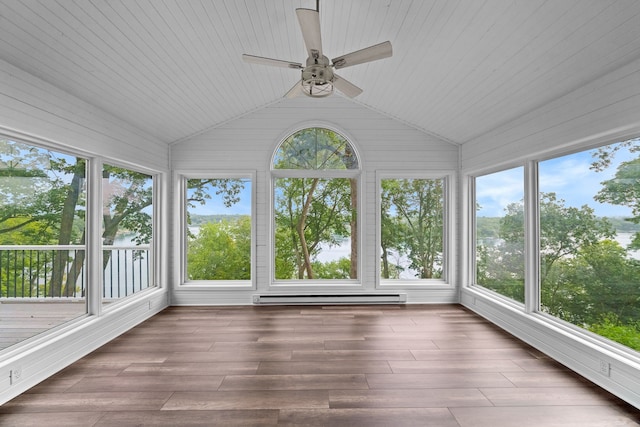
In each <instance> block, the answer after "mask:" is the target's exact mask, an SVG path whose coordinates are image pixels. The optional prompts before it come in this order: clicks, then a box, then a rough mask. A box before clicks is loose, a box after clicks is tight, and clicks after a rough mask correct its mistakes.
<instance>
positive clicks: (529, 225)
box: [468, 162, 538, 312]
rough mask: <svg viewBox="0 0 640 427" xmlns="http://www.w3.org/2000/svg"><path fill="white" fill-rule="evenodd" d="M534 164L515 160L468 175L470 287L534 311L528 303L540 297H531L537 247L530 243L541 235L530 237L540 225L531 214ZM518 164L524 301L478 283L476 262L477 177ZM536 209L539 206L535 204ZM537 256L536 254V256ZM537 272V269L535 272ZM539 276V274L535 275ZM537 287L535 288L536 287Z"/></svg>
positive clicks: (508, 168) (515, 167) (511, 167)
mask: <svg viewBox="0 0 640 427" xmlns="http://www.w3.org/2000/svg"><path fill="white" fill-rule="evenodd" d="M533 166H534V162H525V163H523V162H520V163H514V164H509V165H505V166H503V167H500V168H492V169H489V170H484V171H482V172H477V173H474V174H469V178H470V182H469V187H470V191H469V233H470V239H469V243H470V244H469V245H468V246H469V247H468V251H469V255H468V256H469V272H468V276H469V281H468V283H469V285H468V286H470V287H473V288H474V289H476V290H479V291H480V292H483V293H486V294H487V295H491V296H493V297H495V298H498V299H500V300H503V301H504V302H506V303H508V304H510V305H513V306H515V307H519V308H523V307H525V308H526V309H527V311H530V312H531V311H535V308H534V307H529V306H528V304H530V303H531V302H532V301H533V300H537V299H538V298H535V299H532V298H531V296H532V295H530V291H531V289H530V288H531V287H530V286H527V283H528V281H530V280H531V277H532V276H531V274H532V273H533V271H532V270H533V269H532V268H531V267H530V266H531V264H529V262H530V261H531V260H530V259H529V257H531V256H536V253H535V251H534V250H533V251H532V248H531V246H530V245H531V244H532V242H537V241H538V239H537V237H536V238H535V239H532V238H530V236H529V234H528V233H529V230H537V226H535V227H534V223H535V221H536V218H537V217H535V216H532V215H531V212H530V209H531V207H533V206H537V205H536V204H535V203H534V204H532V203H531V197H532V196H533V197H535V195H536V194H537V193H536V192H535V191H533V190H532V188H531V186H530V185H529V183H530V176H531V167H533ZM517 168H522V194H523V210H524V231H523V233H524V236H523V238H524V259H523V279H524V283H523V287H524V289H523V291H524V303H521V302H520V301H517V300H515V299H513V298H510V297H508V296H506V295H503V294H501V293H499V292H497V291H494V290H493V289H490V288H487V287H485V286H483V285H482V284H480V283H478V275H477V274H478V264H477V235H476V230H477V219H476V215H477V211H476V203H477V197H476V195H477V193H476V190H477V187H476V179H477V178H479V177H483V176H488V175H492V174H496V173H500V172H505V171H508V170H513V169H517ZM536 209H537V208H536ZM536 258H537V256H536ZM536 274H537V273H536ZM536 277H537V276H536ZM534 291H535V290H534Z"/></svg>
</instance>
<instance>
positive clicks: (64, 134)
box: [0, 60, 169, 404]
mask: <svg viewBox="0 0 640 427" xmlns="http://www.w3.org/2000/svg"><path fill="white" fill-rule="evenodd" d="M1 134H4V135H7V136H10V137H14V138H17V137H21V138H23V139H27V140H33V141H35V142H40V143H43V144H45V145H49V146H52V147H55V148H59V149H68V150H71V151H72V152H73V153H82V155H86V156H88V157H100V158H102V159H103V160H105V161H111V162H114V161H116V162H125V163H127V164H130V165H138V166H141V167H144V168H145V169H147V170H153V171H158V172H161V173H163V175H162V176H164V177H166V176H168V173H167V172H168V166H169V150H168V148H167V146H166V144H164V143H161V142H160V141H158V140H157V139H155V138H153V137H150V136H148V135H145V134H144V133H143V132H141V131H139V130H138V129H136V128H135V127H134V126H132V125H131V124H128V123H125V122H123V121H122V120H118V119H116V118H115V117H113V116H111V115H109V114H107V113H105V112H104V111H101V110H100V109H98V108H96V107H93V106H91V105H89V104H87V103H86V102H84V101H81V100H79V99H77V98H75V97H73V96H71V95H69V94H68V93H65V92H63V91H61V90H59V89H58V88H56V87H54V86H51V85H50V84H48V83H46V82H44V81H42V80H40V79H38V78H36V77H34V76H32V75H29V74H27V73H25V72H23V71H21V70H19V69H17V68H16V67H13V66H11V65H9V64H8V63H6V62H4V61H1V60H0V135H1ZM166 184H167V183H166V182H164V183H162V184H161V185H162V186H166ZM163 222H164V221H163ZM162 227H163V229H166V225H164V224H163V225H162ZM160 240H161V241H162V240H163V239H160ZM163 245H165V247H162V248H161V252H162V253H164V252H166V243H164V242H163ZM160 280H161V281H162V282H161V284H162V287H159V288H158V289H154V290H151V291H148V292H144V293H142V294H139V295H136V296H134V297H132V298H129V299H128V300H126V301H123V302H122V303H121V304H118V305H117V306H115V305H114V307H112V308H111V309H110V310H105V312H104V313H103V314H101V315H99V316H88V317H85V318H81V319H77V320H76V321H73V322H70V323H68V324H65V325H62V326H60V327H59V328H57V329H56V330H55V331H52V332H50V333H48V334H46V335H40V336H38V337H34V338H33V339H32V340H29V341H28V342H25V343H23V345H21V344H18V345H16V346H14V347H11V348H10V349H7V351H4V352H3V354H2V356H0V404H2V403H4V402H6V401H8V400H9V399H11V398H13V397H15V396H17V395H18V394H20V393H22V392H24V391H25V390H27V389H29V388H30V387H32V386H34V385H36V384H37V383H39V382H40V381H42V380H44V379H45V378H47V377H49V376H51V375H53V374H54V373H55V372H57V371H58V370H60V369H62V368H64V367H65V366H67V365H68V364H70V363H72V362H74V361H75V360H77V359H78V358H80V357H82V356H84V355H86V354H87V353H89V352H91V351H93V350H95V349H96V348H98V347H99V346H101V345H103V344H105V343H106V342H108V341H109V340H111V339H113V338H115V337H117V336H118V335H119V334H121V333H123V332H125V331H127V330H129V329H130V328H132V327H133V326H135V325H136V324H138V323H140V322H142V321H144V320H145V319H147V318H149V317H151V316H153V315H154V314H156V313H158V312H159V311H161V310H162V309H164V308H165V307H166V306H167V291H166V289H167V288H166V274H163V276H162V277H161V278H160ZM16 366H19V367H22V377H21V379H20V381H19V382H17V383H16V384H13V385H12V384H10V382H9V370H10V369H11V368H12V367H16Z"/></svg>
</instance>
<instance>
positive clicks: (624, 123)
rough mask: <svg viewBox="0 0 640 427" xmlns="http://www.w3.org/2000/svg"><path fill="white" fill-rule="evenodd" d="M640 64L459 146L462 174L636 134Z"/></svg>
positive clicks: (638, 127)
mask: <svg viewBox="0 0 640 427" xmlns="http://www.w3.org/2000/svg"><path fill="white" fill-rule="evenodd" d="M639 109H640V60H636V61H633V62H631V63H629V64H627V65H626V66H624V67H622V68H620V69H618V70H616V71H614V72H612V73H609V74H607V75H605V76H603V77H601V78H599V79H597V80H595V81H593V82H591V83H589V84H587V85H585V86H582V87H581V88H579V89H577V90H575V91H573V92H571V93H569V94H567V95H565V96H563V97H561V98H559V99H557V100H555V101H554V102H551V103H549V104H547V105H545V106H544V107H541V108H538V109H536V110H534V111H532V112H531V113H528V114H525V115H524V116H522V117H520V118H518V119H517V120H514V121H512V122H510V123H508V124H506V125H504V126H501V127H499V128H497V129H495V130H493V131H491V132H489V133H487V134H485V135H483V136H481V137H479V138H476V139H474V140H472V141H469V142H468V143H466V144H464V145H463V146H462V150H461V167H462V170H463V171H469V170H479V169H484V168H487V167H495V166H497V165H499V164H505V163H506V164H513V162H514V160H526V159H530V158H536V157H539V156H540V155H549V154H555V153H560V152H562V151H566V150H571V149H576V148H578V147H580V146H585V147H586V146H592V145H595V144H601V143H605V142H614V141H616V140H620V139H623V138H629V137H632V136H638V135H640V115H639V114H638V111H639Z"/></svg>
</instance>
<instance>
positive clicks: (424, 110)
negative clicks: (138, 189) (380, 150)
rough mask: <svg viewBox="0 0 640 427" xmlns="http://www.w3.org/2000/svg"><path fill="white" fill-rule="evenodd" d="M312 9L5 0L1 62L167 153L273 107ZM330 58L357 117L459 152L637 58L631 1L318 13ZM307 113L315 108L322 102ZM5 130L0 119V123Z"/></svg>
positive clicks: (450, 3) (355, 7)
mask: <svg viewBox="0 0 640 427" xmlns="http://www.w3.org/2000/svg"><path fill="white" fill-rule="evenodd" d="M298 7H305V8H310V9H315V7H316V1H315V0H268V1H265V0H0V59H2V60H4V61H6V62H9V63H10V64H12V65H14V66H17V67H19V68H21V69H23V70H24V71H26V72H28V73H31V74H33V75H35V76H38V77H39V78H41V79H43V80H45V81H47V82H49V83H51V84H53V85H55V86H57V87H59V88H61V89H63V90H65V91H67V92H70V93H71V94H73V95H75V96H77V97H79V98H81V99H83V100H85V101H87V102H89V103H91V104H94V105H96V106H98V107H101V108H102V109H104V110H106V111H108V112H110V113H112V114H114V115H115V116H118V117H120V118H122V119H124V120H127V121H129V122H131V123H133V124H134V125H136V126H137V127H139V128H140V129H142V130H143V131H146V132H148V133H149V134H151V135H154V136H156V137H157V138H159V139H160V140H162V141H165V142H167V143H171V142H174V141H178V140H182V139H184V138H187V137H189V136H190V135H194V134H197V133H200V132H202V131H204V130H207V129H210V128H213V127H215V126H217V125H219V124H221V123H225V122H227V121H229V120H232V119H234V118H236V117H240V116H242V115H244V114H246V113H248V112H251V111H255V110H256V109H259V108H261V107H264V106H266V105H269V104H271V103H274V102H290V101H288V100H286V99H283V98H282V96H283V94H284V93H285V92H286V91H287V90H288V89H289V88H290V87H291V86H292V85H293V84H294V83H295V81H296V80H298V79H299V78H300V75H299V71H297V70H289V69H280V68H270V67H265V66H261V65H254V64H246V63H244V62H242V60H241V54H242V53H249V54H253V55H259V56H265V57H271V58H277V59H284V60H288V61H294V62H304V60H305V59H306V50H305V47H304V44H303V40H302V35H301V32H300V28H299V26H298V22H297V20H296V15H295V9H296V8H298ZM320 22H321V29H322V36H323V37H322V38H323V48H324V52H325V54H326V55H327V56H328V57H329V58H334V57H336V56H338V55H341V54H344V53H348V52H351V51H354V50H357V49H361V48H363V47H367V46H370V45H373V44H376V43H379V42H382V41H385V40H389V41H391V43H392V44H393V49H394V55H393V57H392V58H388V59H384V60H380V61H377V62H373V63H369V64H363V65H357V66H354V67H350V68H346V69H343V70H340V75H341V76H343V77H344V78H346V79H348V80H350V81H351V82H353V83H354V84H356V85H358V86H359V87H361V88H363V89H364V93H363V94H361V95H360V96H358V97H357V98H355V99H354V101H353V102H357V103H359V104H361V105H363V106H366V107H368V108H371V109H373V110H376V111H379V112H382V113H384V114H386V115H388V116H391V117H394V118H396V119H398V120H400V121H402V122H404V123H407V124H410V125H411V126H414V127H416V128H418V129H421V130H423V131H425V132H428V133H430V134H433V135H439V136H441V137H442V138H444V139H446V140H448V141H451V142H453V143H464V142H466V141H468V140H470V139H472V138H474V137H476V136H478V135H481V134H483V133H485V132H488V131H490V130H492V129H493V128H495V127H497V126H499V125H501V124H503V123H506V122H508V121H510V120H512V119H514V118H516V117H518V116H520V115H522V114H524V113H526V112H528V111H531V110H532V109H534V108H536V107H539V106H541V105H544V104H545V103H548V102H550V101H552V100H554V99H556V98H558V97H560V96H562V95H564V94H566V93H568V92H570V91H572V90H574V89H576V88H578V87H580V86H582V85H584V84H586V83H588V82H590V81H592V80H593V79H595V78H598V77H600V76H602V75H604V74H606V73H608V72H610V71H612V70H614V69H616V68H618V67H620V66H622V65H625V64H627V63H629V62H631V61H633V60H635V59H637V58H638V57H640V1H637V0H484V1H483V0H321V1H320ZM333 96H340V95H333ZM316 102H322V100H317V101H316ZM0 120H1V118H0Z"/></svg>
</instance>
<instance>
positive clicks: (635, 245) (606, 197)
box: [592, 139, 640, 249]
mask: <svg viewBox="0 0 640 427" xmlns="http://www.w3.org/2000/svg"><path fill="white" fill-rule="evenodd" d="M624 147H629V149H630V151H631V152H632V153H634V152H639V151H640V140H637V139H636V140H631V141H627V142H625V143H620V144H616V145H614V146H607V147H603V148H600V149H599V150H598V152H597V153H598V155H597V157H596V160H594V162H593V163H592V169H595V170H597V171H602V170H604V169H606V167H607V166H609V165H610V164H611V161H612V159H613V156H614V154H615V152H617V151H618V150H620V149H621V148H624ZM601 184H602V188H601V189H600V191H598V193H597V194H596V195H595V197H594V199H595V200H596V201H598V202H600V203H610V204H612V205H619V206H628V207H630V208H631V212H632V215H633V216H632V217H630V218H626V219H627V221H630V222H632V223H634V224H640V157H636V158H635V159H631V160H628V161H625V162H622V163H620V165H619V166H618V168H617V170H616V173H615V176H614V177H613V178H611V179H608V180H605V181H603V182H602V183H601ZM630 248H631V249H640V232H636V233H634V237H633V240H632V242H631V245H630Z"/></svg>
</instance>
